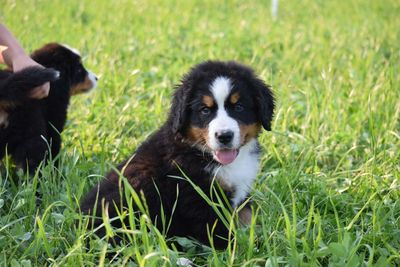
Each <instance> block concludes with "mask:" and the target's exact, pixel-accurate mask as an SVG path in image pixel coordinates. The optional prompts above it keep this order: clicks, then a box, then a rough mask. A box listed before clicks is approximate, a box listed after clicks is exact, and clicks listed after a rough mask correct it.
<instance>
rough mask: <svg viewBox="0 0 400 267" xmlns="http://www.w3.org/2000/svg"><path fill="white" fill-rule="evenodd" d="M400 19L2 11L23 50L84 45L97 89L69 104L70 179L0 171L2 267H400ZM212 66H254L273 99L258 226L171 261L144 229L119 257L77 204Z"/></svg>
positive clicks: (395, 10) (231, 8) (100, 2)
mask: <svg viewBox="0 0 400 267" xmlns="http://www.w3.org/2000/svg"><path fill="white" fill-rule="evenodd" d="M399 14H400V2H399V1H397V0H386V1H377V0H352V1H323V0H315V1H312V0H305V1H294V0H286V1H280V7H279V15H278V19H277V20H276V21H274V20H273V19H272V18H271V15H270V1H144V0H143V1H131V0H121V1H106V0H96V1H80V0H73V1H61V0H54V1H50V0H49V1H39V0H37V1H31V0H18V1H15V0H14V1H12V0H2V1H1V9H0V20H2V21H4V23H5V24H7V25H8V26H9V28H10V29H11V30H12V31H13V32H14V34H15V35H16V36H17V37H18V38H19V39H20V40H21V42H22V44H23V45H24V47H25V48H26V49H27V50H29V51H31V50H33V49H35V48H37V47H39V46H40V45H42V44H44V43H46V42H49V41H59V42H62V43H67V44H69V45H71V46H73V47H76V48H78V49H79V50H80V51H81V52H82V54H83V55H84V56H85V63H86V66H88V68H89V69H91V70H93V71H94V72H96V73H97V74H98V75H99V76H100V83H99V85H98V89H96V91H94V92H92V93H90V94H88V95H84V96H77V97H75V98H74V99H73V101H72V103H71V106H70V113H69V120H68V123H67V127H66V129H65V131H64V132H63V134H62V136H63V140H64V142H63V150H62V153H61V157H60V159H61V165H60V167H59V168H58V169H56V168H54V167H52V166H47V167H45V168H42V169H41V171H40V173H38V175H36V176H35V177H33V178H29V177H26V175H23V174H21V173H15V171H14V169H13V168H12V164H9V162H8V161H6V160H5V161H3V166H1V176H0V263H1V265H2V266H43V265H53V266H94V265H100V266H102V265H114V266H119V265H128V266H174V265H176V262H177V259H178V258H180V257H184V258H187V259H190V260H191V261H193V262H194V264H195V265H196V266H197V265H199V266H208V265H212V266H226V265H228V266H285V265H286V266H398V265H399V264H400V153H399V150H400V75H399V70H400V31H399V28H400V16H399ZM206 59H221V60H228V59H229V60H238V61H241V62H243V63H246V64H249V65H251V66H252V67H253V68H254V69H256V71H257V73H259V75H260V76H261V77H262V78H263V79H265V80H266V81H267V83H269V84H271V85H272V86H273V88H274V92H275V94H276V97H277V109H276V115H275V119H274V124H273V131H272V132H268V133H263V134H262V136H261V138H260V141H261V144H262V147H263V148H264V150H265V152H264V154H263V157H262V171H261V172H260V174H259V177H258V179H257V183H256V185H255V187H254V190H253V196H254V202H255V203H256V205H257V207H258V209H257V211H256V212H257V217H256V220H255V221H253V223H252V225H251V226H250V227H248V228H244V229H237V230H236V232H237V233H236V236H237V238H236V239H235V242H234V243H233V244H232V245H233V249H228V250H226V251H216V250H213V249H210V248H208V247H202V246H195V245H194V244H193V243H192V242H190V241H189V240H184V239H182V240H178V241H177V242H180V244H181V245H183V246H184V247H185V252H178V251H176V250H175V249H171V248H168V247H167V246H166V242H165V240H164V238H163V237H162V236H160V235H159V233H157V231H155V230H154V229H153V227H152V226H151V224H150V223H149V222H147V221H146V220H145V218H141V223H140V224H139V227H138V229H137V230H138V231H137V232H135V234H133V241H132V244H124V245H121V246H119V247H111V246H108V245H107V242H106V241H104V240H99V239H96V238H95V236H94V235H93V234H92V233H91V231H90V230H86V229H85V223H86V222H87V220H85V219H84V218H83V217H82V216H81V215H80V214H79V212H77V210H78V206H79V205H78V204H79V200H80V199H81V197H82V195H83V194H84V193H85V192H87V190H88V189H89V188H90V187H91V186H92V185H93V184H95V183H96V182H97V181H99V180H100V179H101V178H102V177H103V175H105V173H106V172H107V171H108V170H110V169H111V168H112V167H113V166H115V165H116V164H117V163H119V162H121V161H122V160H123V159H125V158H126V157H128V156H130V155H131V153H133V152H134V150H135V148H136V147H137V146H138V144H140V143H141V142H142V141H143V140H144V139H145V138H146V137H147V136H148V135H149V134H150V133H151V132H153V131H154V130H155V129H157V128H158V127H159V126H160V124H161V123H162V122H163V121H164V119H165V117H166V112H167V110H168V106H169V103H170V96H171V92H172V90H173V86H174V84H176V83H177V82H178V81H179V79H180V77H181V76H182V75H183V74H184V73H185V72H186V71H188V69H189V68H190V67H191V66H192V65H194V64H196V63H199V62H201V61H203V60H206ZM17 176H18V177H19V178H18V179H16V178H17ZM15 181H17V182H15ZM35 191H39V192H40V193H41V194H42V195H43V199H42V202H41V203H40V205H39V206H37V205H36V199H35ZM76 221H78V222H79V223H78V224H77V223H76ZM107 252H114V255H115V257H106V256H107V255H109V254H108V253H107ZM115 252H116V254H115Z"/></svg>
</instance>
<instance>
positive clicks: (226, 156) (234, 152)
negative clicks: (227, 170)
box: [213, 149, 239, 165]
mask: <svg viewBox="0 0 400 267" xmlns="http://www.w3.org/2000/svg"><path fill="white" fill-rule="evenodd" d="M238 154H239V150H238V149H221V150H215V151H213V155H214V159H215V160H216V161H218V162H219V163H221V164H222V165H227V164H230V163H232V162H233V161H234V160H235V159H236V157H237V156H238Z"/></svg>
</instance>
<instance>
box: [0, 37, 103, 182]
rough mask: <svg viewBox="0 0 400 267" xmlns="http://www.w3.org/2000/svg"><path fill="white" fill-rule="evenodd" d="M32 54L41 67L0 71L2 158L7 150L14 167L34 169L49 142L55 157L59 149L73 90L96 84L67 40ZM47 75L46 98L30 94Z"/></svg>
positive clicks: (44, 154)
mask: <svg viewBox="0 0 400 267" xmlns="http://www.w3.org/2000/svg"><path fill="white" fill-rule="evenodd" d="M31 57H32V59H33V60H35V61H36V62H38V63H39V64H41V65H42V66H44V67H45V68H38V67H30V68H26V69H24V70H21V71H19V72H17V73H13V72H11V71H9V70H1V71H0V159H1V158H3V157H4V155H5V154H6V153H8V154H9V155H11V157H12V158H13V160H14V161H15V163H16V165H17V167H18V168H22V169H23V170H28V171H29V172H30V173H31V174H32V173H34V172H35V171H36V169H37V167H38V166H39V164H40V163H41V162H42V161H43V160H44V159H45V158H46V157H47V154H48V153H47V152H48V146H50V151H51V156H52V157H53V158H54V157H56V156H57V154H58V153H59V151H60V147H61V137H60V133H61V132H62V131H63V128H64V125H65V121H66V118H67V109H68V105H69V100H70V97H71V95H75V94H78V93H83V92H87V91H89V90H90V89H92V88H94V87H95V86H96V82H97V77H96V76H95V75H94V74H93V73H92V72H89V71H87V70H86V69H85V67H84V66H83V65H82V59H81V56H80V54H79V53H78V52H77V51H76V50H75V49H72V48H70V47H68V46H66V45H60V44H58V43H49V44H47V45H45V46H43V47H42V48H40V49H38V50H36V51H34V52H33V54H32V55H31ZM47 81H49V82H50V91H49V95H48V97H47V98H44V99H41V100H36V99H32V98H29V93H30V91H31V90H32V89H33V88H34V87H36V86H39V85H41V84H43V83H45V82H47Z"/></svg>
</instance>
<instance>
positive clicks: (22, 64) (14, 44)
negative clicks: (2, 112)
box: [0, 23, 50, 99]
mask: <svg viewBox="0 0 400 267" xmlns="http://www.w3.org/2000/svg"><path fill="white" fill-rule="evenodd" d="M0 63H4V64H6V65H7V66H8V67H9V68H11V69H12V70H13V72H17V71H20V70H22V69H24V68H27V67H33V66H37V67H42V66H41V65H40V64H39V63H37V62H36V61H34V60H33V59H31V58H30V57H29V56H28V55H27V54H26V53H25V51H24V49H23V48H22V47H21V45H20V44H19V43H18V41H17V39H15V37H14V36H13V35H12V34H11V32H10V31H9V30H8V29H7V28H6V27H5V26H4V25H3V24H2V23H0ZM49 90H50V84H49V83H48V82H46V83H44V84H42V85H41V86H38V87H36V88H35V89H33V90H32V92H31V94H30V97H32V98H36V99H41V98H44V97H47V96H48V94H49Z"/></svg>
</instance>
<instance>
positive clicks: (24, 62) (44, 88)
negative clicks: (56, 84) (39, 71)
mask: <svg viewBox="0 0 400 267" xmlns="http://www.w3.org/2000/svg"><path fill="white" fill-rule="evenodd" d="M35 66H36V67H42V68H44V67H43V66H42V65H40V64H39V63H37V62H36V61H34V60H33V59H31V58H30V57H29V56H27V55H26V54H22V55H19V56H16V57H15V58H14V59H13V62H12V68H13V71H14V72H16V71H20V70H22V69H24V68H27V67H35ZM49 91H50V83H49V82H46V83H44V84H42V85H41V86H38V87H35V88H34V89H32V91H31V92H30V93H29V97H31V98H35V99H42V98H45V97H47V96H48V95H49Z"/></svg>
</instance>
